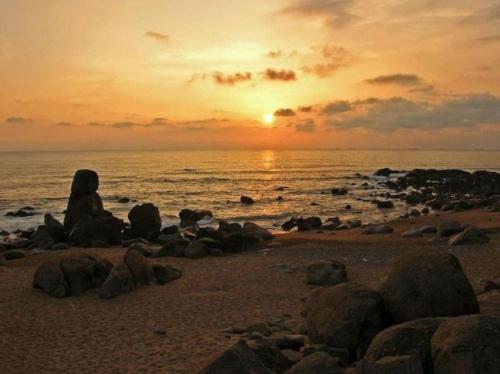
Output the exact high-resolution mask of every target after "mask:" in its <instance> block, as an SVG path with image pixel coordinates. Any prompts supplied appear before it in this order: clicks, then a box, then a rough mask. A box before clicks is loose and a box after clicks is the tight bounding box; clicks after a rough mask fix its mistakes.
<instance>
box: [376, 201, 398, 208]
mask: <svg viewBox="0 0 500 374" xmlns="http://www.w3.org/2000/svg"><path fill="white" fill-rule="evenodd" d="M376 203H377V208H379V209H392V208H394V203H393V202H392V201H391V200H377V202H376Z"/></svg>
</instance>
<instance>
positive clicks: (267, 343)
mask: <svg viewBox="0 0 500 374" xmlns="http://www.w3.org/2000/svg"><path fill="white" fill-rule="evenodd" d="M375 174H376V176H379V175H380V176H383V177H384V179H381V183H385V184H387V186H388V188H391V189H392V190H394V193H391V194H388V195H383V196H374V199H373V203H374V204H377V206H378V205H379V204H380V203H381V202H385V203H384V204H380V205H381V208H380V209H395V208H391V207H390V204H389V203H388V202H392V201H393V200H396V199H397V200H400V201H404V202H405V203H406V204H407V206H408V208H409V209H411V210H410V212H411V211H413V210H416V208H411V207H416V206H418V207H419V209H418V210H417V211H418V213H419V214H417V213H413V214H402V215H401V218H400V219H399V220H398V221H394V222H385V223H374V224H366V223H362V222H360V221H345V222H342V220H341V219H339V218H338V217H332V218H329V219H327V220H325V221H323V220H322V219H321V218H319V217H314V216H313V217H296V218H293V219H291V220H289V221H287V222H285V223H282V225H283V229H284V230H285V231H289V230H293V232H292V233H290V234H284V235H283V234H280V235H276V234H275V233H272V232H270V231H269V230H266V229H264V228H262V227H260V226H258V225H256V224H255V223H252V222H246V223H245V224H243V225H241V224H239V223H234V222H233V223H231V222H226V221H223V220H221V221H219V222H218V226H217V227H210V226H201V227H200V226H199V225H198V222H199V221H200V220H203V219H204V218H205V217H207V216H212V215H213V214H212V212H210V211H206V210H190V209H183V210H181V211H180V212H179V218H180V225H179V226H166V227H165V226H163V225H162V220H161V214H160V212H159V210H158V208H157V207H156V206H155V205H153V204H151V203H146V204H138V205H135V206H134V207H133V208H132V209H131V210H130V212H129V215H128V218H129V222H124V221H122V220H120V219H118V218H116V217H114V216H113V214H112V213H110V212H109V211H106V210H105V209H104V205H103V203H102V200H101V198H100V196H99V193H98V192H97V191H98V187H99V179H98V176H97V173H95V172H93V171H91V170H79V171H77V172H76V174H75V177H74V179H73V183H72V187H71V194H70V197H69V199H68V207H67V210H66V216H65V220H64V222H62V223H61V222H59V221H57V220H56V219H55V218H54V217H52V216H51V215H50V214H46V215H45V219H44V225H41V226H39V227H37V228H36V229H32V230H27V231H19V232H17V233H14V235H12V234H11V233H2V237H3V238H4V239H3V240H2V241H1V242H0V262H1V263H2V264H3V265H6V266H3V267H0V270H1V269H2V268H4V269H6V270H7V269H8V270H9V271H10V270H12V271H14V270H15V268H16V266H23V260H20V261H13V260H19V259H25V260H24V261H27V263H32V264H34V265H30V266H35V267H34V268H33V270H32V271H31V272H30V276H31V277H32V284H31V287H34V288H36V289H39V290H42V291H43V292H44V293H46V294H47V295H48V296H51V297H53V298H56V299H63V298H69V299H70V300H76V299H83V300H86V302H87V303H89V302H90V300H92V299H97V301H96V302H97V303H100V304H96V305H101V306H98V308H108V306H107V305H108V304H107V303H108V302H109V301H104V300H107V299H112V298H113V299H114V298H116V300H120V299H125V298H126V300H130V299H129V298H127V297H126V296H123V295H126V294H129V293H130V292H131V291H134V290H137V289H139V288H141V287H143V286H148V285H153V284H156V285H162V286H163V285H165V284H168V286H166V287H165V289H166V291H165V292H168V293H170V292H172V290H174V289H176V288H177V287H183V286H182V282H183V281H184V282H186V280H185V279H186V277H187V279H192V277H198V276H203V273H204V272H207V273H208V272H210V271H209V269H208V268H206V267H205V266H206V264H207V261H209V262H208V263H210V264H211V265H209V266H211V267H214V266H215V267H218V266H221V265H217V264H226V265H227V264H232V265H230V267H232V266H235V267H234V269H231V268H227V267H226V268H224V270H223V271H224V272H227V271H234V272H235V274H234V278H231V279H233V281H234V282H238V280H237V279H238V272H240V273H241V274H244V273H245V267H246V266H248V265H249V263H247V264H245V261H246V260H249V261H254V260H252V259H255V260H257V259H262V260H265V259H266V258H267V257H268V256H270V255H271V258H272V253H274V252H279V253H283V256H285V258H288V257H287V256H289V255H288V254H287V252H288V251H291V250H292V249H293V248H294V247H297V246H298V247H300V246H301V245H307V246H308V249H304V250H303V251H302V252H301V253H303V255H302V254H301V256H303V257H304V259H305V260H301V261H300V262H295V263H294V264H292V263H272V265H271V264H270V265H268V267H269V270H268V271H271V272H273V273H278V274H280V275H279V276H278V278H277V279H281V278H279V277H293V279H295V282H296V278H297V276H299V277H303V278H302V279H303V281H302V282H303V284H306V285H307V287H308V289H309V290H310V291H311V292H310V293H309V294H308V295H307V296H306V297H304V298H303V299H302V300H303V303H302V304H301V303H298V304H299V305H298V306H294V307H290V311H291V310H294V309H295V310H296V309H302V311H301V313H300V315H294V314H295V313H293V312H292V314H288V313H286V314H285V315H283V316H281V317H273V318H270V319H267V320H255V321H253V322H252V321H251V320H248V319H246V321H247V323H249V324H247V325H232V326H229V327H228V326H227V325H226V327H225V328H224V329H221V330H220V332H219V335H218V338H217V339H220V342H221V344H222V345H225V346H226V349H224V350H220V349H219V350H218V354H217V355H211V356H210V357H211V359H210V361H211V363H210V362H209V361H208V358H209V357H208V356H206V357H204V360H203V362H204V363H205V365H203V366H204V368H203V367H198V368H197V370H196V371H191V370H190V371H186V372H197V371H200V372H203V373H220V372H227V373H284V372H286V373H292V374H293V373H346V374H347V373H367V374H371V373H454V372H457V371H456V370H458V369H457V368H462V367H466V368H469V369H468V370H470V371H469V372H471V373H494V372H495V370H496V368H497V367H499V366H500V362H497V361H498V357H500V352H499V351H498V347H499V346H500V317H494V316H491V315H483V314H479V313H480V312H482V307H481V308H480V303H482V302H483V300H488V302H490V300H497V295H498V293H499V292H500V291H498V290H500V281H499V278H498V277H499V276H500V272H496V273H495V272H493V271H489V272H488V273H485V275H486V277H487V278H484V279H482V280H481V284H480V285H479V287H478V283H477V281H476V280H475V281H474V282H473V283H474V284H473V283H472V282H471V281H470V280H469V277H468V275H469V274H468V273H467V272H466V271H465V270H464V269H465V268H463V267H462V264H461V262H462V260H461V259H460V258H459V256H455V254H454V250H453V248H457V250H458V249H459V248H460V250H458V251H459V252H458V253H467V256H469V253H470V256H475V255H474V253H475V252H478V253H480V252H481V251H483V250H482V249H481V248H486V251H489V252H488V253H489V256H490V258H491V260H492V261H493V263H498V264H499V265H500V260H499V259H500V256H497V254H496V252H495V250H494V248H495V246H498V239H499V238H498V229H500V221H499V220H498V218H499V216H498V211H499V209H498V208H499V191H498V189H499V188H500V184H499V183H498V182H499V181H500V179H499V174H496V173H490V172H476V173H468V172H463V171H447V170H445V171H439V172H438V171H434V170H426V171H421V170H420V171H411V172H408V173H401V172H397V175H398V177H397V178H385V177H387V176H390V175H391V174H392V175H394V174H395V171H391V170H389V171H387V170H382V171H377V172H376V173H375ZM359 177H360V178H363V177H362V176H359ZM346 190H347V189H346ZM344 193H345V191H344V190H343V188H339V189H334V190H332V198H335V196H337V195H342V194H344ZM242 204H249V200H247V199H242ZM21 210H24V211H27V212H29V209H25V208H23V209H21ZM469 211H470V212H471V214H472V215H471V216H470V217H473V216H474V214H476V215H477V216H481V217H483V218H482V219H469V220H464V219H462V218H460V217H462V216H461V214H465V213H467V212H469ZM484 222H487V223H488V224H487V225H485V224H484ZM379 242H380V243H381V245H382V246H385V245H387V246H388V247H389V248H392V247H394V248H395V253H397V256H396V257H397V258H399V259H397V260H396V261H395V262H392V261H391V263H390V266H389V265H385V266H386V267H385V271H384V273H385V274H384V279H383V281H381V282H379V283H377V285H376V286H374V285H372V284H365V283H364V282H362V281H360V280H359V278H360V277H359V273H357V271H358V270H356V269H357V267H358V266H360V265H359V264H363V263H364V262H365V258H364V257H363V258H362V259H361V261H360V262H359V264H357V263H355V266H354V267H353V266H352V264H351V263H352V261H353V260H348V259H349V258H350V256H351V254H350V252H346V253H349V255H347V257H343V258H342V257H339V255H338V253H339V250H340V251H343V249H342V248H344V247H345V246H346V245H347V246H348V247H349V246H353V248H354V249H355V251H358V250H359V249H358V248H366V250H369V251H374V253H377V251H379V249H378V248H379V247H380V245H379V244H378V243H379ZM320 243H326V245H327V246H331V247H332V249H329V250H328V251H327V252H325V253H324V254H323V255H321V256H320V257H316V258H311V257H310V256H309V255H308V254H307V251H308V250H311V248H312V249H314V248H316V247H318V246H319V247H320V248H321V247H322V246H323V244H320ZM349 243H352V244H349ZM384 243H385V244H384ZM118 247H122V248H123V249H118ZM406 247H408V248H415V250H412V251H411V252H410V253H403V254H400V253H398V252H404V249H405V248H406ZM445 248H447V250H445ZM462 248H463V249H462ZM361 250H362V251H364V249H361ZM86 251H87V252H86ZM280 251H281V252H280ZM313 252H314V251H313ZM108 253H114V254H115V255H113V258H112V259H108ZM235 253H237V254H240V255H239V256H232V255H233V254H235ZM327 253H328V254H327ZM35 255H36V256H35ZM333 256H335V257H334V258H335V260H334V259H332V257H333ZM363 256H366V254H364V255H363ZM221 257H222V258H221ZM239 257H241V259H242V261H243V262H241V264H240V265H238V266H236V265H234V263H235V262H238V261H237V260H236V259H237V258H239ZM37 258H40V260H37ZM291 258H293V257H291ZM306 258H307V260H306ZM195 259H198V261H192V262H193V265H189V266H188V270H186V266H187V265H186V263H184V262H182V261H188V262H190V261H191V260H195ZM165 260H168V261H169V264H166V263H165V262H164V261H165ZM258 261H261V260H258ZM366 261H368V260H366ZM384 261H386V260H384ZM467 261H469V260H467ZM467 261H466V263H468V262H467ZM481 261H483V262H482V263H484V260H481ZM11 264H12V265H11ZM197 264H199V265H197ZM366 266H368V267H367V268H366V270H368V269H372V270H376V269H377V267H378V265H377V260H371V262H367V265H366ZM370 266H371V267H370ZM30 269H31V267H30ZM201 269H204V270H201ZM221 270H222V269H221ZM366 270H365V271H366ZM198 272H201V273H200V274H199V275H198V274H195V273H198ZM260 272H261V270H260V269H259V270H257V274H260ZM481 272H482V271H481ZM9 274H12V276H14V273H9ZM0 275H1V272H0ZM220 275H221V276H222V274H220ZM224 276H226V275H224ZM266 277H267V278H269V277H270V276H269V275H266ZM273 277H275V276H274V275H273ZM273 277H271V278H273ZM368 277H369V276H368ZM267 278H257V279H260V280H259V281H258V282H265V281H264V279H267ZM203 279H204V281H203V282H205V283H213V282H215V283H213V286H212V287H216V288H222V289H224V288H225V287H228V284H225V283H218V281H217V279H215V278H214V279H208V278H203ZM283 280H284V278H283ZM174 281H175V282H174ZM188 281H189V282H191V280H188ZM179 282H181V283H180V284H181V285H179V286H178V284H179ZM287 282H288V281H287ZM241 286H242V287H243V288H242V290H240V291H239V292H240V293H241V295H244V292H245V291H244V290H245V287H246V286H248V287H253V288H255V289H256V290H259V291H256V292H257V293H256V295H257V296H256V297H257V299H255V300H259V298H264V297H265V294H266V293H268V292H270V289H269V288H273V287H275V286H274V285H272V284H270V285H268V284H265V283H261V284H248V285H241ZM239 287H240V285H239V286H238V289H239ZM276 287H282V286H278V285H276ZM285 287H287V288H290V287H291V284H288V283H286V286H285ZM292 287H293V286H292ZM148 288H149V287H148ZM160 288H161V289H163V288H164V287H158V289H160ZM287 288H280V289H281V290H283V291H284V290H285V289H287ZM155 289H156V287H152V291H150V292H155V293H156V292H163V291H160V290H158V291H156V290H155ZM33 292H35V291H33ZM36 292H39V293H40V295H43V293H42V292H40V291H38V290H37V291H36ZM136 294H142V292H137V293H136V292H134V295H136ZM47 295H44V298H45V300H47V302H50V300H54V299H51V298H50V297H47ZM120 295H121V296H120ZM241 295H240V296H241ZM117 296H120V297H117ZM27 297H32V296H29V295H28V296H27ZM40 302H41V300H40ZM125 302H127V301H125ZM231 302H232V303H236V304H238V303H240V301H237V300H232V301H231ZM268 302H269V303H271V304H272V303H274V302H275V301H274V300H269V301H268ZM495 302H496V301H494V303H495ZM498 302H499V303H500V297H499V298H498ZM287 303H289V305H293V304H294V303H295V304H297V301H292V300H289V301H288V302H287ZM56 305H57V304H56ZM92 305H93V304H92ZM204 305H205V306H206V304H204ZM60 307H63V306H62V305H60ZM124 307H125V308H126V304H124ZM224 307H229V306H228V305H227V304H221V306H220V308H224ZM138 308H139V309H138V310H142V309H143V310H144V311H146V310H147V308H146V307H145V306H142V307H138ZM141 308H142V309H141ZM261 308H264V310H265V307H262V306H261ZM269 308H272V307H271V305H269ZM188 310H189V309H188ZM236 310H238V309H236ZM239 310H240V311H242V310H241V309H239ZM270 310H271V309H270ZM498 315H499V316H500V305H499V308H498ZM178 323H182V322H181V321H178ZM154 333H155V334H156V335H159V336H165V335H167V336H168V333H167V332H166V331H165V329H164V328H163V327H161V326H160V327H155V329H154ZM214 339H215V338H214ZM224 342H227V343H231V344H230V345H229V347H227V343H224ZM464 347H465V348H464ZM191 349H192V350H196V349H195V348H191ZM464 349H465V352H469V353H467V354H466V355H464V354H462V353H461V352H463V351H464ZM165 371H167V372H170V371H169V370H168V369H166V370H165ZM172 372H174V371H172Z"/></svg>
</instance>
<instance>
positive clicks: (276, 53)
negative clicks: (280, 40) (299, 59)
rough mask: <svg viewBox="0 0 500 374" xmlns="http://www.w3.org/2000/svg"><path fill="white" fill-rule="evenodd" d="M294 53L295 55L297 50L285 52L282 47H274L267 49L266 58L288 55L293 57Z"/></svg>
mask: <svg viewBox="0 0 500 374" xmlns="http://www.w3.org/2000/svg"><path fill="white" fill-rule="evenodd" d="M296 55H297V51H295V50H293V51H289V52H286V51H284V50H282V49H276V50H273V51H269V52H267V54H266V56H267V57H268V58H290V57H294V56H296Z"/></svg>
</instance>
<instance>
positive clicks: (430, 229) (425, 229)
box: [419, 225, 437, 234]
mask: <svg viewBox="0 0 500 374" xmlns="http://www.w3.org/2000/svg"><path fill="white" fill-rule="evenodd" d="M419 231H420V232H421V233H422V234H435V233H437V229H436V228H435V227H434V226H429V225H426V226H422V227H420V228H419Z"/></svg>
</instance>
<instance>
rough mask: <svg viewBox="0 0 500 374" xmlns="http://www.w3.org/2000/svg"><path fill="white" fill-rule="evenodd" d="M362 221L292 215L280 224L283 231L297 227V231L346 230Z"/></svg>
mask: <svg viewBox="0 0 500 374" xmlns="http://www.w3.org/2000/svg"><path fill="white" fill-rule="evenodd" d="M361 226H362V223H361V221H360V220H348V221H345V222H342V221H341V220H340V218H339V217H332V218H328V219H326V220H325V221H324V222H323V221H322V220H321V218H320V217H316V216H313V217H306V218H304V217H292V218H290V219H289V220H288V221H286V222H284V223H283V224H282V225H281V228H282V229H283V230H284V231H290V230H292V229H294V228H297V231H309V230H325V231H335V230H346V229H353V228H357V227H361Z"/></svg>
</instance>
